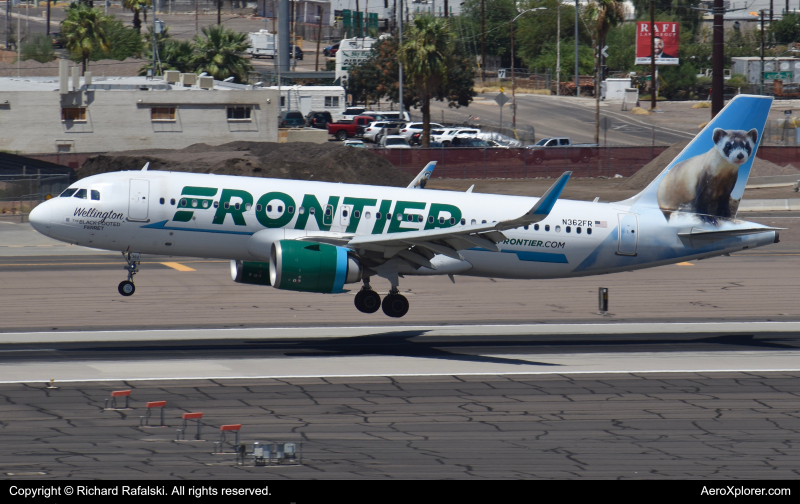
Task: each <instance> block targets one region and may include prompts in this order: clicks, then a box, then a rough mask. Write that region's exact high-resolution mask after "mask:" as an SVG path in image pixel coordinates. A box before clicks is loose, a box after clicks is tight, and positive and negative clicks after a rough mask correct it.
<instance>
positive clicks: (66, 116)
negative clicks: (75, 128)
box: [61, 107, 86, 121]
mask: <svg viewBox="0 0 800 504" xmlns="http://www.w3.org/2000/svg"><path fill="white" fill-rule="evenodd" d="M61 120H62V121H85V120H86V107H63V108H62V109H61Z"/></svg>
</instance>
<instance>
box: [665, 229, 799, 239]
mask: <svg viewBox="0 0 800 504" xmlns="http://www.w3.org/2000/svg"><path fill="white" fill-rule="evenodd" d="M784 229H786V228H775V227H757V228H738V229H737V228H733V229H705V228H692V229H691V230H689V231H682V232H680V233H678V236H680V237H682V238H706V239H710V240H719V239H722V238H728V237H730V236H742V235H748V234H756V233H766V232H767V231H783V230H784Z"/></svg>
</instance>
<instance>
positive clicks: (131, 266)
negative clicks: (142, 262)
mask: <svg viewBox="0 0 800 504" xmlns="http://www.w3.org/2000/svg"><path fill="white" fill-rule="evenodd" d="M122 257H124V258H125V262H127V263H128V264H127V266H124V267H123V269H124V270H126V271H127V272H128V279H127V280H123V281H122V282H120V283H119V286H118V287H117V290H118V291H119V293H120V294H122V295H123V296H126V297H127V296H132V295H133V293H134V292H136V286H135V285H133V275H135V274H136V273H139V267H138V266H137V263H138V262H139V253H138V252H123V253H122Z"/></svg>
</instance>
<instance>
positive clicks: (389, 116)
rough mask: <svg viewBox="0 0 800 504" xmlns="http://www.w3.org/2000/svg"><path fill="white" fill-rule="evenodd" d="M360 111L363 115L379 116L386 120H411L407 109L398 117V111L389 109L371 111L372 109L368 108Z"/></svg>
mask: <svg viewBox="0 0 800 504" xmlns="http://www.w3.org/2000/svg"><path fill="white" fill-rule="evenodd" d="M362 113H363V114H364V115H371V116H380V117H381V119H382V120H387V121H398V122H411V117H410V116H409V115H408V111H407V110H404V111H403V116H402V117H400V112H398V111H396V110H395V111H390V110H386V111H381V110H378V111H372V110H370V111H367V112H362Z"/></svg>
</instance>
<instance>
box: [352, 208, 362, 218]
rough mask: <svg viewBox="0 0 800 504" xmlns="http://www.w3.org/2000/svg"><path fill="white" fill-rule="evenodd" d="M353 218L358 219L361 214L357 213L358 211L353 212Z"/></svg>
mask: <svg viewBox="0 0 800 504" xmlns="http://www.w3.org/2000/svg"><path fill="white" fill-rule="evenodd" d="M353 217H355V218H356V219H358V218H359V217H361V212H359V211H358V210H356V211H354V212H353Z"/></svg>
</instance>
